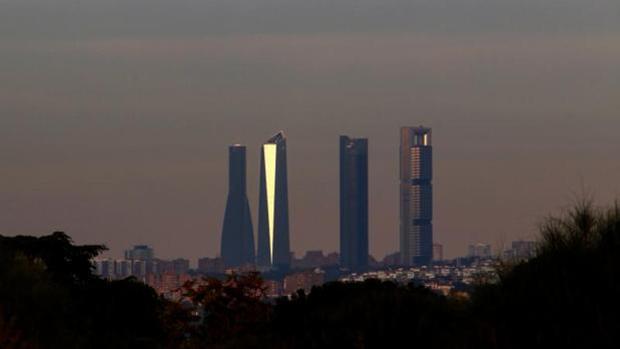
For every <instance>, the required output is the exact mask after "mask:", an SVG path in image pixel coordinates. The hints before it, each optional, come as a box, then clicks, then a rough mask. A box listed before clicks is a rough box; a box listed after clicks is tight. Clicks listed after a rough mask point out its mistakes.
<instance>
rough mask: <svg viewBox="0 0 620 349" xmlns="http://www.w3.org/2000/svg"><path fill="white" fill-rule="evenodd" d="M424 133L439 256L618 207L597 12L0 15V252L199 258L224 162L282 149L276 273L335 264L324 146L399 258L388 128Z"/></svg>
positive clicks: (619, 45)
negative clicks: (49, 245) (54, 244)
mask: <svg viewBox="0 0 620 349" xmlns="http://www.w3.org/2000/svg"><path fill="white" fill-rule="evenodd" d="M418 125H424V126H427V127H432V129H433V151H434V175H435V178H434V181H433V185H434V199H435V201H434V215H435V220H434V228H435V232H434V239H435V241H436V242H439V243H442V244H443V245H444V253H445V255H446V256H447V257H454V256H458V255H463V254H465V253H466V250H467V245H468V244H470V243H476V242H486V243H489V244H491V245H492V247H493V248H494V249H496V250H497V249H500V248H501V246H503V245H506V244H509V243H510V241H512V240H515V239H523V238H525V239H533V238H535V237H536V232H537V227H538V224H540V222H541V221H542V220H543V219H544V218H545V217H547V216H548V215H550V214H558V213H559V212H561V211H562V210H564V209H566V208H567V207H568V206H570V204H571V202H573V201H574V200H575V198H576V197H578V196H579V195H581V194H582V193H584V192H586V193H588V194H590V195H592V196H593V197H594V198H595V199H596V201H597V202H598V203H599V204H602V205H603V204H608V203H611V202H613V200H615V199H617V198H618V194H619V193H620V181H618V179H619V178H620V157H619V155H618V154H620V136H619V132H620V2H618V1H617V0H590V1H583V0H381V1H379V0H174V1H173V0H79V1H77V0H54V1H49V0H0V234H4V235H16V234H33V235H43V234H47V233H50V232H52V231H55V230H62V231H65V232H67V233H68V234H69V235H70V236H72V237H73V238H74V240H75V242H76V243H80V244H86V243H103V244H105V245H107V246H108V247H109V248H110V251H108V252H107V253H106V255H107V256H111V257H120V256H121V255H122V253H123V250H124V249H126V248H128V247H129V246H131V245H133V244H142V243H144V244H149V245H152V246H153V247H154V248H155V253H156V255H157V256H159V257H162V258H174V257H185V258H190V259H192V260H193V262H194V263H195V259H196V258H198V257H203V256H211V257H213V256H215V255H217V254H219V245H220V234H221V225H222V221H223V215H224V207H225V203H226V195H227V192H226V191H227V170H228V163H227V161H228V159H227V155H228V150H227V147H228V145H230V144H233V143H243V144H246V145H247V147H248V195H249V200H250V208H251V210H252V212H253V215H254V220H253V222H254V226H255V227H256V223H257V221H256V213H257V209H258V201H257V200H258V198H257V191H258V169H259V147H260V144H261V143H262V142H264V141H265V140H267V139H268V138H269V137H270V136H271V135H273V134H274V133H276V132H277V131H279V130H283V131H284V132H285V134H286V135H287V137H288V144H287V145H288V165H289V169H288V171H289V202H290V222H291V229H290V234H291V235H290V240H291V248H292V250H294V251H295V253H296V255H297V256H299V255H302V254H303V253H304V252H305V251H306V250H310V249H322V250H324V251H325V252H330V251H337V250H338V234H339V232H338V229H339V223H338V222H339V217H338V205H339V204H338V136H339V135H341V134H344V135H349V136H352V137H367V138H368V139H369V166H370V170H369V182H370V183H369V186H370V187H369V190H370V233H369V234H370V237H369V239H370V252H371V253H372V254H373V255H375V256H376V257H378V258H382V257H383V256H384V255H385V254H387V253H391V252H393V251H396V250H397V249H398V141H399V140H398V137H399V127H401V126H418Z"/></svg>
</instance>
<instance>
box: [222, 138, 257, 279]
mask: <svg viewBox="0 0 620 349" xmlns="http://www.w3.org/2000/svg"><path fill="white" fill-rule="evenodd" d="M228 153H229V170H228V199H227V202H226V212H225V213H224V224H223V227H222V240H221V255H222V260H223V262H224V266H225V267H226V268H234V267H241V266H245V265H254V263H255V260H254V259H255V256H254V232H253V229H252V216H251V214H250V204H249V203H248V197H247V192H246V150H245V146H243V145H239V144H235V145H232V146H230V147H229V149H228Z"/></svg>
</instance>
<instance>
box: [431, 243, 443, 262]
mask: <svg viewBox="0 0 620 349" xmlns="http://www.w3.org/2000/svg"><path fill="white" fill-rule="evenodd" d="M437 261H443V245H442V244H433V262H437Z"/></svg>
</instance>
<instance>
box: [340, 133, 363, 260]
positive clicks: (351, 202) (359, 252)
mask: <svg viewBox="0 0 620 349" xmlns="http://www.w3.org/2000/svg"><path fill="white" fill-rule="evenodd" d="M340 266H341V267H343V268H347V269H349V270H351V271H356V272H359V271H365V270H366V269H367V268H368V140H367V139H365V138H349V137H347V136H340Z"/></svg>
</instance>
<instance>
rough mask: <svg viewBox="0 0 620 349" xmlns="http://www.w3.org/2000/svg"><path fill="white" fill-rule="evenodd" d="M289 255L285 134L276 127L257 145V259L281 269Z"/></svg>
mask: <svg viewBox="0 0 620 349" xmlns="http://www.w3.org/2000/svg"><path fill="white" fill-rule="evenodd" d="M290 259H291V258H290V248H289V222H288V180H287V174H286V137H285V136H284V133H283V132H282V131H280V132H278V133H277V134H276V135H274V136H273V137H271V138H270V139H269V140H267V142H266V143H265V144H263V146H262V149H261V158H260V188H259V203H258V255H257V263H258V266H259V267H261V268H262V269H276V270H282V271H285V270H288V268H289V266H290Z"/></svg>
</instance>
